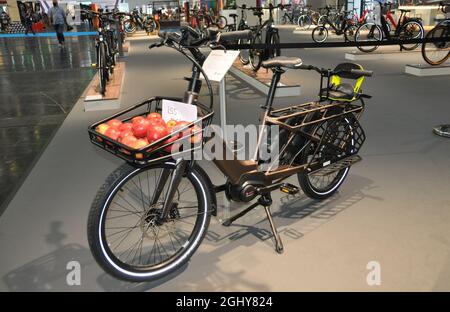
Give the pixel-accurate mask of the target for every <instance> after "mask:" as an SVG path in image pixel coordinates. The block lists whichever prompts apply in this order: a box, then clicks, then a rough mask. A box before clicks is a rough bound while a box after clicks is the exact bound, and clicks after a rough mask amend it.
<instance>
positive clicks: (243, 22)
mask: <svg viewBox="0 0 450 312" xmlns="http://www.w3.org/2000/svg"><path fill="white" fill-rule="evenodd" d="M236 8H238V9H240V10H241V19H240V20H239V23H237V18H238V15H237V14H235V13H231V14H228V16H229V17H231V18H232V19H233V23H232V24H227V26H226V30H227V31H236V30H244V29H248V28H249V26H248V23H247V6H246V5H245V4H243V5H242V6H236Z"/></svg>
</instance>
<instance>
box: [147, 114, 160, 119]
mask: <svg viewBox="0 0 450 312" xmlns="http://www.w3.org/2000/svg"><path fill="white" fill-rule="evenodd" d="M147 119H162V116H161V114H160V113H150V114H148V115H147Z"/></svg>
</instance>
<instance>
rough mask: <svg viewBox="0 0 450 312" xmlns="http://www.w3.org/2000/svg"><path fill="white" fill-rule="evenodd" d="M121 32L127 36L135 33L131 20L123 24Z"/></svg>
mask: <svg viewBox="0 0 450 312" xmlns="http://www.w3.org/2000/svg"><path fill="white" fill-rule="evenodd" d="M123 30H124V31H125V32H126V33H127V34H133V33H135V32H136V25H135V24H134V23H133V22H132V21H131V20H126V21H124V22H123Z"/></svg>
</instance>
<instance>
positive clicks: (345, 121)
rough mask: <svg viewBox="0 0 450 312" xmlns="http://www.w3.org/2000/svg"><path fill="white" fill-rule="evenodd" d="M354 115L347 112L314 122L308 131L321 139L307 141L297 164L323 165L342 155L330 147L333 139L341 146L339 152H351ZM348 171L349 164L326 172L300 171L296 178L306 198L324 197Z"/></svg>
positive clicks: (336, 186)
mask: <svg viewBox="0 0 450 312" xmlns="http://www.w3.org/2000/svg"><path fill="white" fill-rule="evenodd" d="M354 118H355V117H354V116H353V115H347V116H346V117H344V118H342V119H340V118H339V119H330V120H326V121H324V122H322V123H320V124H318V125H317V126H316V127H315V129H314V130H313V131H312V133H313V136H315V137H319V138H321V143H319V142H313V141H310V142H308V143H307V145H306V146H305V148H304V149H303V151H302V152H301V154H300V159H301V163H302V164H313V163H319V164H322V165H323V166H326V164H327V163H333V162H335V161H336V160H337V159H339V157H342V156H343V155H341V154H340V152H339V151H337V149H335V148H333V147H334V146H333V145H335V144H336V142H339V143H340V145H341V146H342V145H343V146H344V147H345V151H344V152H341V153H344V154H345V152H349V153H352V152H353V150H354V146H355V139H354V135H355V134H354V132H355V129H353V128H352V125H353V119H354ZM349 170H350V167H346V168H343V169H341V170H337V171H334V172H331V173H329V174H326V175H321V174H320V173H319V172H312V173H309V172H307V171H302V172H300V173H298V175H297V178H298V181H299V184H300V187H301V188H302V190H303V192H304V193H305V194H306V195H307V196H308V197H310V198H313V199H326V198H328V197H330V196H332V195H333V194H334V193H335V192H336V191H337V190H338V188H339V187H340V186H341V185H342V183H343V182H344V180H345V178H346V177H347V175H348V172H349Z"/></svg>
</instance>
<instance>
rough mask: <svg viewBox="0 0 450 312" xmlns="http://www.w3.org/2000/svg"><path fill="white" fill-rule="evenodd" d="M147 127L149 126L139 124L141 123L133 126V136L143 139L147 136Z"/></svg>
mask: <svg viewBox="0 0 450 312" xmlns="http://www.w3.org/2000/svg"><path fill="white" fill-rule="evenodd" d="M147 127H148V125H146V124H144V123H142V122H139V123H135V124H133V128H132V130H133V134H134V136H135V137H137V138H143V137H145V136H146V135H147Z"/></svg>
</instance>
